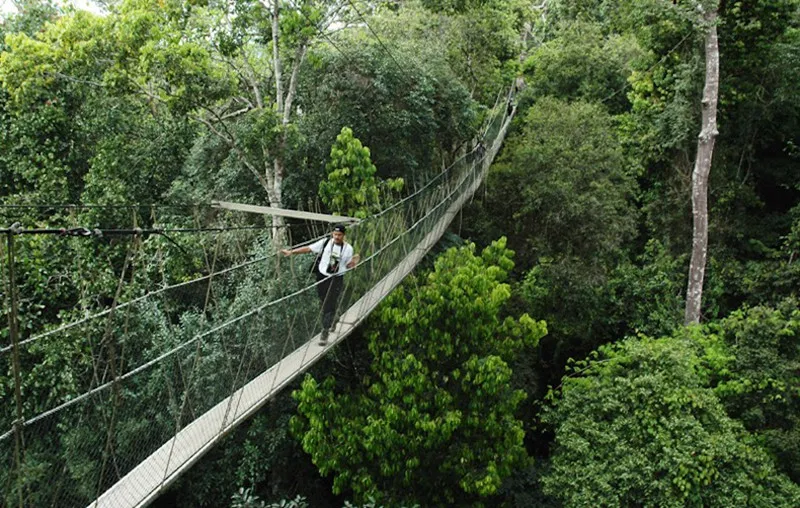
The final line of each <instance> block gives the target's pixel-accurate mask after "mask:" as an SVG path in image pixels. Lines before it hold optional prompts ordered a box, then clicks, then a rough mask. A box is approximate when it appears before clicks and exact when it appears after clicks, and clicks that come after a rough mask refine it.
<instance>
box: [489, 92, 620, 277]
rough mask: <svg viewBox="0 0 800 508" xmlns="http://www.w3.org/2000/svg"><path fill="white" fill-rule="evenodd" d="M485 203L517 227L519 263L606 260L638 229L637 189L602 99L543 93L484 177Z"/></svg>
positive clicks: (499, 221)
mask: <svg viewBox="0 0 800 508" xmlns="http://www.w3.org/2000/svg"><path fill="white" fill-rule="evenodd" d="M487 187H488V192H489V193H490V194H489V196H488V202H487V204H486V205H484V206H485V208H486V211H487V212H488V213H489V214H490V215H491V217H492V218H493V221H494V224H496V226H495V227H503V228H506V229H507V230H509V231H513V236H512V238H513V240H510V245H511V246H512V247H514V248H515V250H516V251H517V253H518V254H517V256H518V258H519V260H520V262H519V264H520V268H522V269H528V268H530V267H532V266H533V265H534V263H535V262H536V260H537V259H538V258H540V257H543V256H547V257H557V261H560V260H561V259H569V258H571V257H573V256H576V257H578V258H580V259H582V260H584V261H585V262H587V263H590V264H597V265H599V266H603V265H604V264H605V263H606V262H607V261H608V260H609V259H610V258H612V257H613V256H614V255H616V253H617V252H618V249H619V247H620V245H621V244H622V242H623V241H624V240H625V239H626V238H629V237H630V235H631V234H632V233H633V226H634V218H635V211H634V209H633V207H632V206H631V203H630V201H629V199H630V197H631V194H632V193H633V191H634V189H635V182H634V180H633V177H632V175H631V174H630V172H629V170H628V168H627V166H626V160H625V158H624V157H623V154H622V150H621V147H620V144H619V141H618V140H617V138H616V136H615V135H614V131H613V128H612V123H611V118H610V117H609V115H608V114H607V113H606V112H605V111H604V110H603V109H602V108H600V107H598V106H596V105H593V104H590V103H586V102H575V103H571V104H570V103H565V102H562V101H559V100H556V99H552V98H544V99H542V100H540V101H538V102H537V103H536V104H535V105H534V106H533V107H531V109H530V110H528V111H527V112H526V113H525V114H524V116H523V117H522V119H521V124H520V126H519V127H518V131H517V132H515V133H514V134H513V135H512V136H511V137H510V139H509V140H508V142H507V145H506V148H505V151H504V154H503V156H502V159H501V161H500V162H499V163H498V164H496V165H495V166H494V167H493V168H492V172H491V173H490V175H489V180H488V182H487Z"/></svg>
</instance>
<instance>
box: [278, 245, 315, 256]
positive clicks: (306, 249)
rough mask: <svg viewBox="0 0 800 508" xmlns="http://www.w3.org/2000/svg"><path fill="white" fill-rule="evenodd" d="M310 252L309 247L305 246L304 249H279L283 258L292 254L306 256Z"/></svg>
mask: <svg viewBox="0 0 800 508" xmlns="http://www.w3.org/2000/svg"><path fill="white" fill-rule="evenodd" d="M309 252H311V247H309V246H308V245H306V246H305V247H298V248H296V249H281V254H283V255H284V256H291V255H294V254H307V253H309Z"/></svg>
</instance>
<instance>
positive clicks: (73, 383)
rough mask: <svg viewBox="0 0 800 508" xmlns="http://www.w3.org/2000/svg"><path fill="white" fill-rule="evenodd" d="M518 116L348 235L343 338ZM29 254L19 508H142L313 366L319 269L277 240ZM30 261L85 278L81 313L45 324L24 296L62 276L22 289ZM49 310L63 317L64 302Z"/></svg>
mask: <svg viewBox="0 0 800 508" xmlns="http://www.w3.org/2000/svg"><path fill="white" fill-rule="evenodd" d="M508 100H509V101H510V95H509V99H508ZM507 104H508V103H507V102H506V103H504V102H500V104H499V105H497V106H496V107H495V108H494V110H493V113H492V115H491V116H490V117H489V121H488V122H487V125H486V130H485V135H484V145H479V147H478V148H476V149H475V150H473V151H471V152H469V153H467V154H466V155H465V156H463V157H461V158H460V159H458V160H457V161H456V162H455V163H454V164H453V165H451V166H450V167H449V168H447V169H446V170H445V171H443V172H442V173H440V174H438V175H437V176H436V177H434V178H433V179H431V180H430V181H429V182H428V183H427V184H426V185H424V186H423V187H422V188H420V189H419V190H417V191H416V192H415V193H414V194H412V195H411V196H408V197H406V198H404V199H403V200H401V201H399V202H397V203H395V204H393V205H392V206H390V207H389V208H387V209H385V210H383V211H382V212H380V213H378V214H376V215H374V216H372V217H369V218H367V219H365V220H363V221H361V222H360V223H358V224H357V225H356V226H353V227H352V228H350V229H349V231H348V235H347V236H348V241H349V242H350V243H352V244H353V245H354V246H355V247H356V250H357V251H359V252H360V253H361V256H362V260H361V262H360V263H359V264H358V266H357V267H356V268H355V269H353V270H350V271H348V272H347V273H346V274H345V275H344V278H343V282H344V291H343V297H342V298H341V299H340V301H339V310H338V313H339V314H340V315H341V316H342V318H341V319H342V322H348V323H349V325H350V326H353V325H354V324H355V323H357V322H359V321H360V320H362V319H364V318H365V317H366V315H367V314H368V313H369V311H370V310H371V309H372V308H374V306H375V305H377V303H378V302H379V301H380V299H381V298H382V297H383V296H385V295H386V294H387V293H388V291H390V290H391V288H392V287H394V285H396V284H397V282H398V278H397V277H394V278H392V277H391V276H392V274H396V273H398V268H400V267H404V265H409V266H405V267H404V270H406V271H403V272H402V274H405V273H407V272H408V271H409V270H410V269H411V268H413V265H414V264H415V263H416V262H417V261H418V259H419V258H420V257H421V254H424V251H426V250H427V249H429V248H430V246H431V245H432V244H433V243H434V242H435V241H436V240H437V239H438V238H439V237H440V236H441V234H443V233H444V230H445V228H446V227H447V226H448V225H449V223H450V221H451V220H452V217H453V216H454V215H455V213H456V212H457V211H458V209H460V207H461V205H462V204H463V202H464V200H465V199H467V198H468V197H469V196H471V195H472V192H474V190H475V189H476V187H477V186H478V185H479V184H480V182H481V180H482V178H483V176H484V174H485V171H486V170H487V169H488V165H489V163H490V162H491V160H492V159H493V158H494V156H495V154H496V153H497V150H498V149H499V145H500V143H501V142H502V139H503V136H504V133H505V128H507V125H508V122H507V118H508V116H509V113H510V110H509V109H508V108H507ZM481 146H485V147H486V148H485V149H482V148H481ZM177 213H178V212H175V211H172V212H170V214H177ZM204 213H206V214H208V213H211V212H204ZM213 213H214V214H216V215H214V216H213V217H210V216H208V215H206V216H204V217H203V218H202V222H203V224H208V223H209V219H210V218H211V219H213V220H214V221H215V223H216V224H220V223H222V224H225V225H228V226H230V225H232V224H234V225H238V226H242V225H248V223H247V222H246V221H244V222H243V220H241V219H237V218H236V217H237V216H236V215H235V214H230V213H223V212H219V211H216V212H213ZM73 219H74V220H76V221H77V219H76V218H74V217H73ZM148 220H150V221H151V222H156V220H155V217H154V214H151V216H150V218H149V219H148V218H147V217H145V216H144V215H142V216H140V217H137V216H135V215H134V222H135V223H136V224H137V225H139V226H141V224H142V223H143V222H145V223H146V222H147V221H148ZM182 220H183V221H184V223H181V221H182ZM165 221H171V222H170V223H171V224H173V225H176V224H177V225H179V226H181V225H185V222H186V221H190V223H194V224H197V223H198V222H199V221H198V218H197V214H195V215H194V216H193V217H190V218H188V219H186V218H184V219H181V218H180V217H178V216H177V215H168V216H162V217H158V222H160V223H161V224H162V226H163V223H165ZM262 221H263V220H262ZM76 223H77V222H76ZM261 224H262V225H263V222H262V223H261ZM249 225H253V224H252V223H250V224H249ZM309 231H311V230H309ZM319 231H320V232H322V231H323V230H322V229H321V227H320V230H319ZM13 236H14V235H11V234H9V235H8V237H9V239H11V238H12V237H13ZM306 236H312V235H306ZM15 239H16V240H20V241H21V242H23V245H19V246H16V247H15V246H14V244H13V241H12V240H9V243H8V244H4V245H3V252H2V253H0V254H2V255H3V263H4V265H3V272H4V278H5V280H6V284H5V285H4V289H3V291H4V301H5V303H6V305H5V311H6V314H7V317H10V316H12V315H13V317H14V319H15V320H17V322H18V324H19V325H20V327H19V328H20V330H19V333H12V327H11V326H9V327H8V329H5V330H3V332H2V334H1V336H0V362H2V363H3V364H4V365H6V366H7V368H6V369H3V371H2V373H0V394H1V395H2V400H3V401H4V402H5V403H4V404H3V405H2V407H0V486H2V488H3V494H2V496H3V497H2V500H3V504H4V505H8V506H15V505H22V506H85V505H88V504H90V503H92V502H93V501H94V500H95V499H97V498H98V496H101V494H103V493H104V492H106V491H108V490H109V489H110V488H111V487H112V486H114V485H115V484H116V485H119V483H121V482H120V480H121V479H122V478H126V479H127V480H129V483H130V484H131V485H133V487H130V488H127V490H123V491H120V492H119V494H118V495H119V496H120V497H117V498H115V500H114V501H113V503H110V502H109V503H108V504H107V505H108V506H122V505H136V504H138V503H141V502H142V501H143V500H144V499H146V496H151V495H153V494H154V492H156V491H157V490H158V489H160V488H162V487H163V485H164V484H165V483H166V482H168V481H169V480H171V479H173V477H174V475H175V474H177V473H176V471H179V470H180V469H181V467H184V466H187V467H188V464H190V463H191V462H192V461H194V460H196V458H197V457H198V456H199V455H200V454H202V452H203V451H205V450H206V449H207V447H208V446H210V445H211V444H213V443H214V442H215V440H216V439H218V438H219V437H220V436H222V435H223V434H224V433H225V432H227V431H228V430H229V429H230V427H231V425H232V424H235V422H238V421H240V419H241V418H242V417H243V416H246V413H248V412H249V411H252V410H253V408H254V407H256V406H255V405H254V404H253V403H252V402H249V401H250V399H251V398H252V397H255V398H256V399H257V400H260V401H261V402H263V399H264V397H265V396H266V395H268V394H271V393H273V392H274V390H275V389H278V388H280V386H279V385H280V383H281V382H282V381H281V379H283V378H281V377H279V376H278V374H277V370H276V369H280V367H281V365H282V363H283V362H285V361H286V359H287V358H288V357H290V356H291V355H294V356H297V355H302V356H303V359H302V360H301V364H302V365H303V368H307V367H308V366H309V365H310V364H311V363H312V359H311V358H308V359H306V355H308V354H309V353H308V351H309V349H308V344H310V340H311V339H312V338H314V337H315V336H316V335H317V334H319V333H320V331H321V328H322V322H321V314H320V302H319V295H318V286H319V284H320V282H314V277H313V276H312V275H311V273H310V270H309V267H310V265H311V264H312V261H313V260H312V259H311V258H312V256H306V257H305V258H286V259H282V258H280V257H279V256H277V255H276V252H275V250H274V246H273V243H272V241H271V240H270V238H269V234H268V232H267V231H259V230H258V229H257V228H252V229H247V228H239V229H233V228H231V229H230V230H220V231H218V232H214V233H213V234H211V235H210V236H209V234H200V233H198V235H197V237H196V238H194V237H191V236H190V237H189V238H188V239H187V237H186V236H182V237H181V242H177V241H175V240H174V239H171V238H165V236H164V235H154V236H152V237H144V236H142V235H134V236H130V237H127V238H117V239H104V240H103V242H93V243H87V242H86V240H85V239H82V238H69V237H56V238H55V239H54V240H48V241H43V240H40V239H38V238H37V237H33V236H31V237H26V238H25V239H22V236H20V235H16V237H15ZM308 243H309V242H305V244H308ZM9 247H10V250H9ZM16 248H20V249H21V250H23V251H24V252H26V253H27V254H28V256H35V255H40V256H41V255H47V253H48V252H53V253H54V254H57V255H58V256H61V257H64V256H66V257H67V258H68V260H69V264H70V267H69V268H70V270H71V272H70V273H73V272H74V273H82V274H85V276H84V277H79V278H77V279H74V280H70V283H69V284H63V285H62V286H63V287H61V286H59V287H61V289H60V290H59V291H63V292H65V293H70V294H71V295H72V296H73V300H74V301H80V302H82V304H81V306H79V307H77V308H55V309H54V308H37V307H36V306H34V305H32V304H31V303H30V302H32V301H34V300H37V301H41V300H42V298H39V299H34V298H30V295H26V294H24V291H20V292H19V296H15V294H14V288H15V286H18V287H19V288H22V289H23V290H30V291H35V290H36V289H35V288H47V287H53V283H52V282H53V277H58V276H59V273H56V272H54V273H45V274H40V275H39V276H40V277H42V279H41V280H38V279H36V278H35V277H36V275H30V274H31V273H33V272H35V270H34V271H32V270H19V269H18V270H16V271H18V272H19V273H25V274H27V277H28V278H29V279H30V280H16V281H13V282H9V281H12V280H13V279H12V275H13V272H14V271H15V268H16V267H17V264H18V263H25V262H27V261H25V260H23V261H20V260H19V259H17V260H14V259H13V258H12V256H13V254H14V250H16ZM37 249H38V250H37ZM181 251H183V252H181ZM415 253H416V254H420V255H418V256H412V254H415ZM192 259H193V260H194V261H191V260H192ZM198 259H199V260H202V262H201V263H198V262H197V260H198ZM176 264H177V266H176ZM114 266H117V267H119V266H121V267H122V268H121V270H120V269H119V268H117V269H116V270H115V269H113V267H114ZM65 273H66V270H65ZM98 273H100V274H101V275H102V276H101V277H98V276H97V274H98ZM167 274H171V275H170V276H169V277H170V279H168V276H167ZM176 274H177V275H176ZM101 279H102V280H103V283H102V284H101V283H100V282H98V280H101ZM100 286H102V287H103V288H105V289H104V290H103V291H101V290H100V289H99V288H100ZM109 287H114V288H115V290H114V291H113V294H110V295H109V291H108V288H109ZM92 295H95V296H92ZM45 296H47V295H45ZM50 296H52V300H53V301H57V300H59V299H61V297H63V296H64V295H62V294H61V293H59V292H56V293H55V294H53V295H50ZM43 298H44V297H43ZM44 299H45V300H46V298H44ZM86 302H90V303H86ZM14 305H18V306H19V312H18V315H19V317H17V315H16V313H14V312H12V307H13V306H14ZM26 314H29V315H35V316H37V317H38V318H39V320H38V322H42V317H43V316H44V317H48V316H49V318H50V319H49V322H51V323H52V324H51V325H49V326H47V327H45V328H44V329H38V330H35V329H32V328H30V327H29V323H32V322H34V320H33V319H30V320H26V318H25V316H26ZM44 321H48V320H46V319H45V320H44ZM8 322H9V323H11V320H8ZM12 335H16V337H12ZM304 348H305V349H304ZM272 371H275V375H274V376H272V377H264V374H265V373H266V372H272ZM297 374H299V370H298V371H297V372H293V373H292V375H297ZM247 390H251V391H252V390H255V392H253V393H255V395H253V393H250V392H248V391H247ZM256 392H257V393H256ZM132 472H133V473H132ZM126 475H127V476H126ZM137 485H138V486H139V487H136V486H137ZM143 496H144V497H143Z"/></svg>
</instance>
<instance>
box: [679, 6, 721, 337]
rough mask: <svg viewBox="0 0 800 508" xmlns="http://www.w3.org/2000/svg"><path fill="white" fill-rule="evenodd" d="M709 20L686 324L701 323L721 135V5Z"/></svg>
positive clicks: (694, 178) (694, 176) (710, 12)
mask: <svg viewBox="0 0 800 508" xmlns="http://www.w3.org/2000/svg"><path fill="white" fill-rule="evenodd" d="M703 19H704V21H705V23H706V29H707V32H706V38H705V53H706V55H705V56H706V78H705V86H704V87H703V102H702V109H703V115H702V127H701V129H700V135H699V136H698V140H697V156H696V158H695V162H694V170H693V171H692V217H693V228H694V231H693V234H692V260H691V264H690V265H689V283H688V287H687V289H686V314H685V316H684V324H687V325H689V324H696V323H699V322H700V308H701V304H702V302H703V280H704V278H705V271H706V257H707V254H708V175H709V173H710V172H711V158H712V155H713V153H714V140H715V139H716V137H717V134H718V133H717V99H718V97H719V44H718V41H717V25H716V23H717V6H716V5H714V6H712V7H711V8H709V9H708V10H707V11H706V12H705V13H704V15H703Z"/></svg>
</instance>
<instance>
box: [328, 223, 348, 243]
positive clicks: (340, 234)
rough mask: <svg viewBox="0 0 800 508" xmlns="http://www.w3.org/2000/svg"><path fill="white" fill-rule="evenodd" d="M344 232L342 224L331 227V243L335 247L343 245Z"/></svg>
mask: <svg viewBox="0 0 800 508" xmlns="http://www.w3.org/2000/svg"><path fill="white" fill-rule="evenodd" d="M345 232H346V231H345V227H344V224H337V225H335V226H333V233H331V235H332V236H333V243H335V244H336V245H341V244H343V243H344V234H345Z"/></svg>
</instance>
